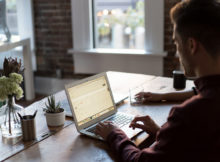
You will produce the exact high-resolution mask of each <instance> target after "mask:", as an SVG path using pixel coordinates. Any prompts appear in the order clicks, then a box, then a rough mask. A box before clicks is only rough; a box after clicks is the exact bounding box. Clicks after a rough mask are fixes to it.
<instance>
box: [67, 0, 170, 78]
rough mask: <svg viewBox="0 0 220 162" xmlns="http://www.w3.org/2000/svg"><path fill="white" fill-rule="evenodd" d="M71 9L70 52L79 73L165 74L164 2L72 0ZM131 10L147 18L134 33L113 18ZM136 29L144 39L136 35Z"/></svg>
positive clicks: (76, 71)
mask: <svg viewBox="0 0 220 162" xmlns="http://www.w3.org/2000/svg"><path fill="white" fill-rule="evenodd" d="M139 5H140V6H139ZM71 6H72V10H71V11H72V34H73V49H70V50H69V52H70V53H72V54H73V57H74V58H73V59H74V71H75V73H86V74H90V73H92V74H94V73H99V72H103V71H108V70H113V71H124V72H137V73H144V74H153V75H162V74H163V57H164V56H165V55H166V53H165V52H164V45H163V43H164V0H71ZM139 7H140V9H139ZM105 9H106V10H105ZM130 10H132V12H133V11H134V12H133V14H134V15H135V14H138V13H139V12H140V13H142V17H143V22H142V21H137V22H142V23H139V25H135V28H133V30H131V27H129V26H128V25H126V23H118V22H117V21H114V23H112V21H111V18H112V17H113V16H112V15H114V16H116V17H117V16H119V15H123V16H125V15H126V14H128V13H129V11H130ZM116 13H117V14H116ZM115 14H116V15H115ZM123 16H122V18H123ZM104 18H107V19H108V21H107V23H106V22H105V20H103V19H104ZM131 20H132V19H131V18H129V21H131ZM120 21H121V18H120ZM124 21H125V20H124ZM126 21H128V20H126ZM116 22H117V23H116ZM112 24H114V25H112ZM103 25H104V26H103ZM129 28H130V29H129ZM137 28H139V29H137ZM140 28H141V29H140ZM116 29H117V30H116ZM135 30H138V31H139V33H141V34H140V35H141V36H143V37H141V36H140V35H139V36H137V35H135V34H134V33H136V32H134V31H135ZM137 33H138V32H137ZM119 35H120V37H119ZM132 37H133V38H132ZM135 37H138V38H137V39H136V38H135ZM138 41H139V42H138ZM118 42H120V43H118ZM100 48H102V49H100ZM103 48H104V49H103ZM152 67H154V68H152Z"/></svg>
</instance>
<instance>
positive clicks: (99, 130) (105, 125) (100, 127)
mask: <svg viewBox="0 0 220 162" xmlns="http://www.w3.org/2000/svg"><path fill="white" fill-rule="evenodd" d="M117 128H118V127H117V126H116V125H114V124H113V123H112V122H110V121H104V122H100V123H99V124H97V125H96V131H95V133H96V134H97V135H99V136H101V137H102V138H103V139H104V140H106V139H107V137H108V135H109V134H110V133H111V131H113V130H114V129H117Z"/></svg>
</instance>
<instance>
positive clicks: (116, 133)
mask: <svg viewBox="0 0 220 162" xmlns="http://www.w3.org/2000/svg"><path fill="white" fill-rule="evenodd" d="M172 112H173V111H171V114H173V113H172ZM178 121H180V122H178ZM181 121H182V119H178V116H176V115H174V116H173V115H171V116H170V117H169V118H168V122H167V123H166V124H165V125H164V126H163V127H162V128H161V130H160V131H159V132H158V133H157V140H156V144H155V145H154V147H152V148H146V149H143V150H140V149H138V148H137V147H136V146H135V145H134V144H133V143H132V141H130V139H129V138H128V137H127V136H126V135H125V133H124V132H123V131H122V130H120V129H119V128H117V127H112V126H111V130H110V131H108V130H109V129H106V127H108V126H104V125H103V128H101V129H99V132H97V134H99V135H100V132H102V133H104V132H105V134H106V136H105V137H106V138H105V139H106V141H107V143H108V144H109V145H110V147H111V148H112V150H113V151H115V152H116V154H117V155H118V156H119V157H121V159H122V160H123V161H147V162H157V161H158V162H159V161H164V160H170V161H175V160H176V161H178V159H176V157H175V156H173V154H172V151H174V152H176V151H178V147H180V146H183V145H184V143H181V142H182V141H184V140H182V139H181V138H180V137H183V136H184V132H185V131H184V130H183V128H184V127H183V126H182V125H183V124H182V123H181ZM106 132H107V133H106ZM107 134H108V135H107ZM171 150H172V151H171Z"/></svg>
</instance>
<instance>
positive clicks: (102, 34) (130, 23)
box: [93, 0, 145, 49]
mask: <svg viewBox="0 0 220 162" xmlns="http://www.w3.org/2000/svg"><path fill="white" fill-rule="evenodd" d="M93 6H94V31H95V35H94V38H95V47H96V48H115V49H144V44H145V43H144V37H145V34H144V33H145V28H144V0H94V5H93Z"/></svg>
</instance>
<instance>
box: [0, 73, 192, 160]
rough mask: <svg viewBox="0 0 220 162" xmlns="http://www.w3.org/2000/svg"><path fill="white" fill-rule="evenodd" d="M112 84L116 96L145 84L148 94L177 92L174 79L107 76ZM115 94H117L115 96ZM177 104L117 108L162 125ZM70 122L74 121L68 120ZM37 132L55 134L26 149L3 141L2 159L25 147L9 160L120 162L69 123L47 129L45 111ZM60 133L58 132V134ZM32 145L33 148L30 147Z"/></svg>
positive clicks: (38, 104) (189, 84) (189, 85)
mask: <svg viewBox="0 0 220 162" xmlns="http://www.w3.org/2000/svg"><path fill="white" fill-rule="evenodd" d="M108 76H109V80H110V85H111V87H112V89H113V93H115V94H117V93H125V92H128V89H129V88H130V87H132V86H137V85H140V84H142V85H143V86H144V87H145V88H146V90H147V91H153V92H169V91H175V89H173V88H172V85H173V84H172V79H171V78H163V77H155V76H149V75H142V74H129V73H118V72H110V73H108ZM192 86H193V82H192V81H187V87H186V89H185V90H187V89H191V88H192ZM113 95H114V94H113ZM55 96H56V98H57V99H63V98H65V97H66V95H65V92H64V91H61V92H59V93H57V94H56V95H55ZM44 102H45V99H43V100H41V101H39V102H36V103H34V104H33V105H31V106H30V108H29V109H33V107H35V108H39V107H41V106H42V105H43V103H44ZM174 104H177V103H171V102H162V103H149V104H147V105H141V106H131V105H130V104H129V101H128V100H125V102H124V104H122V105H120V106H119V107H118V111H122V112H126V113H130V114H133V115H150V116H151V117H152V118H153V119H154V120H155V121H156V122H157V123H158V124H159V125H162V124H164V123H165V122H166V119H167V116H168V114H169V111H170V109H171V107H172V106H173V105H174ZM67 121H69V122H70V123H71V122H72V121H71V120H69V118H68V119H67ZM36 123H37V132H38V134H42V133H44V132H53V133H52V134H49V135H48V136H49V137H48V138H46V139H44V140H42V141H41V142H35V144H34V145H32V146H31V147H29V148H28V149H25V146H27V145H28V144H27V143H23V142H20V143H19V144H15V145H6V144H3V143H2V141H0V148H1V152H0V157H1V159H3V158H2V156H4V157H6V156H5V155H7V156H8V157H9V156H12V155H13V154H14V153H16V150H19V149H20V148H21V146H23V149H25V150H23V151H21V149H20V150H19V151H21V152H19V153H18V154H16V155H14V156H12V157H10V158H8V159H7V161H53V162H56V161H80V162H84V161H89V162H93V161H94V162H96V161H101V162H104V161H107V162H108V161H118V159H117V156H116V155H115V154H114V153H113V152H112V151H111V150H110V149H109V147H108V146H107V145H106V144H105V143H104V142H102V141H99V140H96V139H92V138H90V137H86V136H83V135H80V134H79V133H78V132H77V130H76V128H75V125H74V124H70V123H69V126H67V127H65V128H61V129H62V130H61V131H59V130H60V129H55V130H50V129H48V127H47V126H46V123H45V117H44V115H43V112H42V111H39V114H38V118H37V122H36ZM55 132H57V133H55ZM146 137H147V134H142V135H140V137H138V138H137V139H136V140H135V141H134V142H135V143H136V144H138V145H139V144H141V143H142V142H143V140H144V139H145V138H146ZM29 146H30V145H29Z"/></svg>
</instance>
